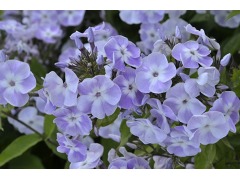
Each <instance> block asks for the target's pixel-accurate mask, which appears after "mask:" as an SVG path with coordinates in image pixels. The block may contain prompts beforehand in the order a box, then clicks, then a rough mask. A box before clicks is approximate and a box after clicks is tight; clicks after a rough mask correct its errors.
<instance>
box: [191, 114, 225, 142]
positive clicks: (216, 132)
mask: <svg viewBox="0 0 240 180" xmlns="http://www.w3.org/2000/svg"><path fill="white" fill-rule="evenodd" d="M187 128H188V129H190V130H192V131H193V132H194V136H193V139H192V140H193V141H195V142H197V143H201V144H203V145H207V144H214V143H216V142H217V141H218V140H220V139H222V138H223V137H225V136H226V135H227V134H228V131H229V125H228V123H227V121H226V119H225V118H224V115H223V113H221V112H218V111H209V112H206V113H204V114H202V115H194V116H192V117H191V119H190V120H189V122H188V124H187Z"/></svg>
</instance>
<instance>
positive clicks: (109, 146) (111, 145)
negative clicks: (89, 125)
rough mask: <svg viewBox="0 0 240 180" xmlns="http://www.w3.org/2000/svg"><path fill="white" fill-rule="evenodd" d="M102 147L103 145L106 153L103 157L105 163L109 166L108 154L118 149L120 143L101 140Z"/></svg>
mask: <svg viewBox="0 0 240 180" xmlns="http://www.w3.org/2000/svg"><path fill="white" fill-rule="evenodd" d="M100 143H101V145H103V147H104V152H103V156H102V160H103V163H104V164H105V165H106V166H108V164H109V162H108V152H109V151H110V150H111V149H112V148H114V149H116V148H117V147H118V143H117V142H115V141H113V140H112V139H104V138H101V142H100Z"/></svg>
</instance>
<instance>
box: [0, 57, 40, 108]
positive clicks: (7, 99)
mask: <svg viewBox="0 0 240 180" xmlns="http://www.w3.org/2000/svg"><path fill="white" fill-rule="evenodd" d="M35 86H36V79H35V77H34V76H33V74H32V72H31V71H30V67H29V65H28V64H27V63H25V62H21V61H18V60H8V61H6V62H4V63H1V66H0V103H1V104H6V103H9V104H11V105H13V106H17V107H21V106H23V105H25V104H26V103H27V101H28V100H29V96H28V94H27V93H28V92H30V91H31V90H32V89H33V88H34V87H35Z"/></svg>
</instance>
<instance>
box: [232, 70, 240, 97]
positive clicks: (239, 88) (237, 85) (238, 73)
mask: <svg viewBox="0 0 240 180" xmlns="http://www.w3.org/2000/svg"><path fill="white" fill-rule="evenodd" d="M231 81H232V84H233V90H234V91H235V93H236V94H237V96H238V97H240V69H233V75H232V78H231Z"/></svg>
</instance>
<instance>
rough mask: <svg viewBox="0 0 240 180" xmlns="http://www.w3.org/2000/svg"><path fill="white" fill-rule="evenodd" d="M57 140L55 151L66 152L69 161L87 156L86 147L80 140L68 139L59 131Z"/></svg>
mask: <svg viewBox="0 0 240 180" xmlns="http://www.w3.org/2000/svg"><path fill="white" fill-rule="evenodd" d="M57 141H58V143H59V146H58V147H57V151H58V152H60V153H66V154H67V156H68V161H70V162H71V163H76V162H81V161H84V160H85V159H86V158H87V147H86V146H85V145H84V144H82V143H81V142H80V141H78V140H75V139H69V137H67V136H65V135H63V134H61V133H57Z"/></svg>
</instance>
